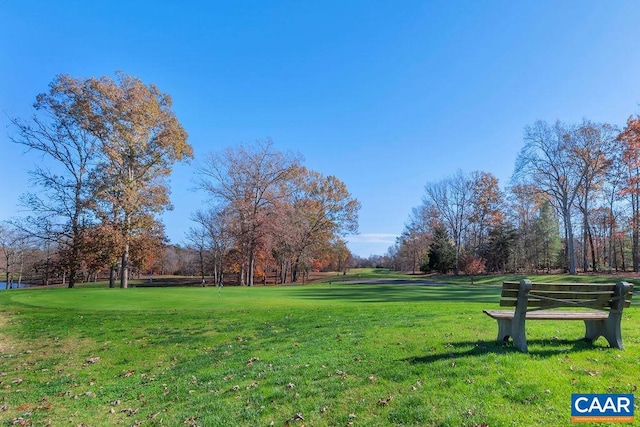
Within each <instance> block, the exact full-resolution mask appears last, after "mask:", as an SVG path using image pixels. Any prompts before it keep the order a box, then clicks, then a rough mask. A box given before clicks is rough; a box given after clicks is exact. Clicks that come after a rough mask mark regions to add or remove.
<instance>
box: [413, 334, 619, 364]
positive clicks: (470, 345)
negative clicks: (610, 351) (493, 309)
mask: <svg viewBox="0 0 640 427" xmlns="http://www.w3.org/2000/svg"><path fill="white" fill-rule="evenodd" d="M527 343H528V345H529V353H522V352H520V351H519V350H518V349H516V348H515V347H514V346H513V343H512V342H509V343H504V344H503V343H499V342H496V341H493V342H487V341H474V342H472V341H462V342H457V343H452V344H449V346H450V347H449V348H448V349H447V351H444V352H440V353H434V354H428V355H425V356H415V357H409V358H406V359H403V361H405V362H410V363H433V362H438V361H440V360H447V359H457V358H463V357H477V356H484V355H486V354H522V355H530V356H532V357H541V358H548V357H553V356H557V355H559V354H568V353H576V352H582V351H591V350H595V349H606V347H598V346H594V345H593V344H591V343H589V342H587V341H585V340H584V339H577V340H564V339H554V340H528V341H527ZM532 347H533V348H532Z"/></svg>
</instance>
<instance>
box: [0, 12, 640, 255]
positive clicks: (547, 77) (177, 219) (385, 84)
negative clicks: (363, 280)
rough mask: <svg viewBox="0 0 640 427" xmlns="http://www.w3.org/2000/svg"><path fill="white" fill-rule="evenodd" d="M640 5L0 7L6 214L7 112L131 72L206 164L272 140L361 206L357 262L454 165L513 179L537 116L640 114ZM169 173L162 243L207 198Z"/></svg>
mask: <svg viewBox="0 0 640 427" xmlns="http://www.w3.org/2000/svg"><path fill="white" fill-rule="evenodd" d="M639 22H640V1H635V0H634V1H617V0H614V1H600V0H599V1H589V0H580V1H577V0H576V1H569V0H563V1H558V0H549V1H542V0H540V1H538V0H537V1H512V0H505V1H489V0H487V1H445V0H441V1H409V0H403V1H375V0H365V1H356V0H349V1H332V0H323V1H299V0H292V1H257V0H256V1H242V0H240V1H235V0H234V1H225V2H221V1H172V2H169V1H162V0H157V1H153V2H152V1H131V0H129V1H119V0H110V1H97V0H96V1H86V0H81V1H79V0H66V1H44V0H43V1H29V0H0V111H2V114H0V127H1V128H2V131H1V132H0V220H5V219H9V218H11V217H14V216H18V215H20V214H21V213H20V208H19V206H18V201H19V196H20V195H21V194H22V193H25V192H26V191H28V190H29V189H30V188H29V182H28V173H27V172H28V170H29V169H31V168H33V166H34V164H36V163H37V162H39V161H40V158H39V157H37V156H35V155H33V154H26V155H25V154H24V147H22V146H18V145H15V144H12V143H11V142H10V141H9V138H8V135H9V133H11V129H10V128H8V127H7V124H8V119H7V115H10V116H14V117H21V118H28V116H29V115H30V108H31V105H32V104H33V102H34V100H35V96H36V95H37V94H38V93H40V92H44V91H46V90H47V86H48V84H49V83H50V82H51V81H52V80H53V78H54V77H55V75H56V74H60V73H66V74H69V75H71V76H73V77H83V78H86V77H92V76H95V77H99V76H103V75H110V76H113V75H114V73H115V71H117V70H122V71H124V72H125V73H127V74H131V75H134V76H136V77H139V78H140V79H142V80H143V81H144V82H145V83H155V84H157V85H158V87H159V88H160V89H161V90H162V91H164V92H166V93H169V94H170V95H171V96H172V97H173V101H174V110H175V112H176V114H177V116H178V118H179V120H180V121H181V122H182V124H183V125H184V126H185V128H186V129H187V131H188V132H189V142H190V143H191V145H192V146H193V147H194V151H195V157H196V161H197V159H198V158H199V157H201V156H203V155H204V154H205V153H207V152H210V151H216V150H220V149H222V148H224V147H228V146H232V145H235V144H237V143H239V142H244V143H249V142H252V141H255V140H258V139H264V138H271V139H272V140H273V141H274V143H275V145H276V148H278V149H280V150H283V151H286V150H293V151H297V152H300V153H301V154H302V155H303V156H304V157H305V165H306V166H307V167H309V168H311V169H314V170H317V171H319V172H321V173H323V174H325V175H329V174H332V175H336V176H337V177H338V178H340V179H341V180H342V181H344V182H345V183H346V184H347V186H348V188H349V189H350V191H351V192H352V194H353V195H354V196H355V197H356V198H358V199H359V200H360V202H361V204H362V209H361V211H360V235H359V236H352V237H350V238H349V247H350V248H351V250H352V251H353V252H354V253H355V254H357V255H360V256H365V257H366V256H368V255H370V254H380V255H382V254H384V253H385V252H386V250H387V248H388V247H389V246H390V245H391V244H392V243H393V241H394V239H395V236H397V235H398V234H399V233H400V232H401V231H402V229H403V227H404V224H405V222H406V221H407V219H408V216H409V213H410V211H411V208H412V207H414V206H418V205H419V204H420V203H421V199H422V196H423V194H424V185H425V184H426V183H427V182H432V181H438V180H440V179H442V178H444V177H446V176H449V175H452V174H453V173H455V171H456V170H458V169H460V170H462V171H463V172H472V171H474V170H482V171H487V172H491V173H493V174H494V175H496V176H497V177H498V179H499V180H500V183H501V185H502V186H504V185H506V184H507V183H508V180H509V178H510V176H511V173H512V171H513V167H514V162H515V158H516V156H517V154H518V151H519V150H520V148H521V146H522V144H523V143H522V134H523V128H524V127H525V126H526V125H527V124H531V123H532V122H534V121H535V120H537V119H542V120H548V121H555V120H556V119H560V120H563V121H567V122H579V121H581V120H582V119H583V118H588V119H591V120H594V121H598V122H609V123H613V124H617V125H623V124H624V123H625V121H626V119H627V118H628V117H629V116H630V115H632V114H637V113H638V112H639V110H640V108H639V107H638V105H639V102H640V25H639V24H638V23H639ZM193 179H194V175H193V168H192V166H189V165H181V166H177V167H176V168H175V170H174V173H173V175H172V179H171V188H172V202H173V204H174V205H175V209H174V210H173V211H171V212H168V213H167V214H166V215H164V222H165V224H166V226H167V234H168V236H169V238H170V239H171V240H172V241H173V242H174V243H181V242H183V241H184V232H185V230H187V229H188V228H189V226H190V225H191V224H190V221H189V216H190V214H191V212H193V211H195V210H196V209H199V208H201V207H203V206H204V198H205V197H204V195H203V194H199V193H197V192H194V191H192V190H191V188H192V187H193Z"/></svg>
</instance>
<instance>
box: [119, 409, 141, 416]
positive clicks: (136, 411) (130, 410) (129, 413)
mask: <svg viewBox="0 0 640 427" xmlns="http://www.w3.org/2000/svg"><path fill="white" fill-rule="evenodd" d="M120 412H124V413H125V414H127V415H128V416H130V417H132V416H134V415H135V414H137V413H138V408H136V409H133V408H124V409H121V410H120Z"/></svg>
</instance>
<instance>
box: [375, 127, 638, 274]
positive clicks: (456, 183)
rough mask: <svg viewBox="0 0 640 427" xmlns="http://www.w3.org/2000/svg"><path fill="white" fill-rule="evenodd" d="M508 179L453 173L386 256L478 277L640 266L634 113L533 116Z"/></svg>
mask: <svg viewBox="0 0 640 427" xmlns="http://www.w3.org/2000/svg"><path fill="white" fill-rule="evenodd" d="M523 139H524V144H523V147H522V149H521V151H520V153H519V155H518V157H517V159H516V164H515V167H514V173H513V175H512V177H511V180H510V182H509V185H508V186H507V187H506V188H505V189H501V188H500V186H499V185H498V180H497V178H496V177H495V176H494V175H493V174H491V173H490V172H484V171H476V172H472V173H469V174H466V173H464V172H462V171H458V172H457V173H455V174H454V175H452V176H450V177H445V178H443V179H442V180H440V181H436V182H429V183H427V184H426V186H425V192H424V196H423V200H422V204H421V205H420V206H418V207H416V208H414V209H413V210H412V212H411V214H410V217H409V220H408V222H407V223H406V224H405V228H404V230H403V232H402V234H401V235H400V236H399V237H398V238H397V240H396V243H395V244H394V245H393V246H391V247H390V248H389V250H388V252H387V254H386V255H385V257H384V258H383V259H382V262H383V264H385V265H387V266H389V267H392V268H395V269H398V270H404V271H414V272H416V271H418V270H421V271H424V272H440V273H449V272H453V273H454V274H456V275H457V274H459V273H460V272H463V273H466V274H470V275H474V274H479V273H484V272H491V273H519V272H540V271H545V272H551V271H565V272H568V273H571V274H575V273H577V272H578V271H583V272H588V271H591V272H613V271H628V270H629V269H631V270H632V271H634V272H638V271H639V270H640V117H639V116H635V117H634V116H631V117H629V119H628V120H627V123H626V126H625V127H624V128H623V129H618V128H617V127H616V126H613V125H611V124H607V123H595V122H592V121H589V120H583V121H582V122H581V123H574V124H571V123H563V122H561V121H556V122H555V123H548V122H545V121H536V122H535V123H533V124H532V125H529V126H526V127H525V129H524V138H523Z"/></svg>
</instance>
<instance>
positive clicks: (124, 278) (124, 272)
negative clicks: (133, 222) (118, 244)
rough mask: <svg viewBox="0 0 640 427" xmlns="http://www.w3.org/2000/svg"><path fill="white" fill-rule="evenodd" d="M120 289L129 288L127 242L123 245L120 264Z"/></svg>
mask: <svg viewBox="0 0 640 427" xmlns="http://www.w3.org/2000/svg"><path fill="white" fill-rule="evenodd" d="M120 287H121V288H124V289H126V288H128V287H129V242H128V241H127V242H126V243H125V244H124V251H123V252H122V262H121V264H120Z"/></svg>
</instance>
